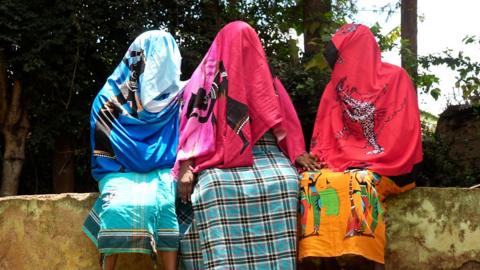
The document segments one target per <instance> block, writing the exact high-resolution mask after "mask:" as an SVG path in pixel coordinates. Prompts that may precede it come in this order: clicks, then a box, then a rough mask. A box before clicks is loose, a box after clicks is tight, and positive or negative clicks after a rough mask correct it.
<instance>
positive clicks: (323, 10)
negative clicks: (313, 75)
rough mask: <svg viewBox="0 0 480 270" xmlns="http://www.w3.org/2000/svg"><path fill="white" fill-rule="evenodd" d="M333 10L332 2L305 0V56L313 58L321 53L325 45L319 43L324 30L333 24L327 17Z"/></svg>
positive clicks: (326, 0) (327, 0) (329, 0)
mask: <svg viewBox="0 0 480 270" xmlns="http://www.w3.org/2000/svg"><path fill="white" fill-rule="evenodd" d="M331 10H332V1H331V0H303V29H304V30H303V32H304V33H303V34H304V48H305V56H306V57H311V56H313V55H314V54H316V53H319V52H320V51H321V48H322V46H323V44H320V43H319V41H316V42H315V41H314V39H315V38H317V39H319V38H320V37H321V34H322V29H325V27H326V26H328V25H329V24H331V21H329V20H328V17H327V16H325V15H326V14H327V13H329V12H331Z"/></svg>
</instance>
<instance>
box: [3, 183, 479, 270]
mask: <svg viewBox="0 0 480 270" xmlns="http://www.w3.org/2000/svg"><path fill="white" fill-rule="evenodd" d="M96 196H97V194H61V195H37V196H18V197H6V198H0V269H2V270H3V269H15V270H23V269H28V270H30V269H35V270H43V269H48V270H55V269H62V270H69V269H71V270H79V269H85V270H86V269H88V270H91V269H99V267H98V265H99V264H98V254H97V251H96V249H95V247H94V246H93V244H92V243H91V242H90V240H88V238H87V237H86V236H85V235H83V233H82V231H81V225H82V224H83V221H84V218H85V217H86V215H87V213H88V211H89V210H90V207H91V206H92V204H93V202H94V200H95V199H96ZM387 207H388V211H387V219H388V220H387V221H388V227H387V238H388V240H389V242H388V245H387V247H386V254H385V255H386V258H385V259H386V269H387V270H396V269H401V270H410V269H415V270H417V269H422V270H427V269H462V270H473V269H476V270H478V269H480V189H474V190H467V189H454V188H444V189H436V188H417V189H415V190H413V191H410V192H407V193H406V194H402V195H400V196H397V197H395V198H393V199H390V200H389V201H387ZM159 263H160V262H159ZM118 269H120V270H122V269H152V263H151V259H150V257H149V256H146V255H135V256H132V255H129V256H121V257H120V258H119V261H118V263H117V270H118Z"/></svg>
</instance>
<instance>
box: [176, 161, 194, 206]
mask: <svg viewBox="0 0 480 270" xmlns="http://www.w3.org/2000/svg"><path fill="white" fill-rule="evenodd" d="M192 164H193V161H191V160H185V161H181V163H180V172H179V180H178V183H177V189H178V195H179V196H180V200H181V202H182V203H187V202H190V201H191V200H190V196H191V195H192V190H193V183H194V182H195V174H194V173H193V171H192Z"/></svg>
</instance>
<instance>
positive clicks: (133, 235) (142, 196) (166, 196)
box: [83, 169, 179, 255]
mask: <svg viewBox="0 0 480 270" xmlns="http://www.w3.org/2000/svg"><path fill="white" fill-rule="evenodd" d="M99 189H100V196H99V197H98V199H97V200H96V202H95V204H94V205H93V208H92V210H91V211H90V213H89V215H88V216H87V218H86V220H85V223H84V225H83V231H84V232H85V234H86V235H87V236H88V237H89V238H90V239H91V240H92V241H93V243H94V244H95V246H96V247H97V248H98V250H99V252H100V253H101V254H104V255H110V254H115V253H145V254H152V253H156V252H157V251H176V250H177V249H178V245H179V235H178V234H179V230H178V222H177V217H176V214H175V196H176V195H175V194H176V182H175V181H174V180H173V177H172V176H171V175H170V169H160V170H155V171H151V172H149V173H135V172H121V173H110V174H108V175H106V176H105V177H104V178H102V179H101V180H100V181H99Z"/></svg>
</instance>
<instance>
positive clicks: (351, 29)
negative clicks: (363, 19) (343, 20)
mask: <svg viewBox="0 0 480 270" xmlns="http://www.w3.org/2000/svg"><path fill="white" fill-rule="evenodd" d="M358 26H359V24H356V23H352V24H346V25H344V26H342V27H340V28H338V29H337V31H335V33H339V34H344V35H346V34H348V33H351V32H354V31H355V30H357V28H358Z"/></svg>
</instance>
